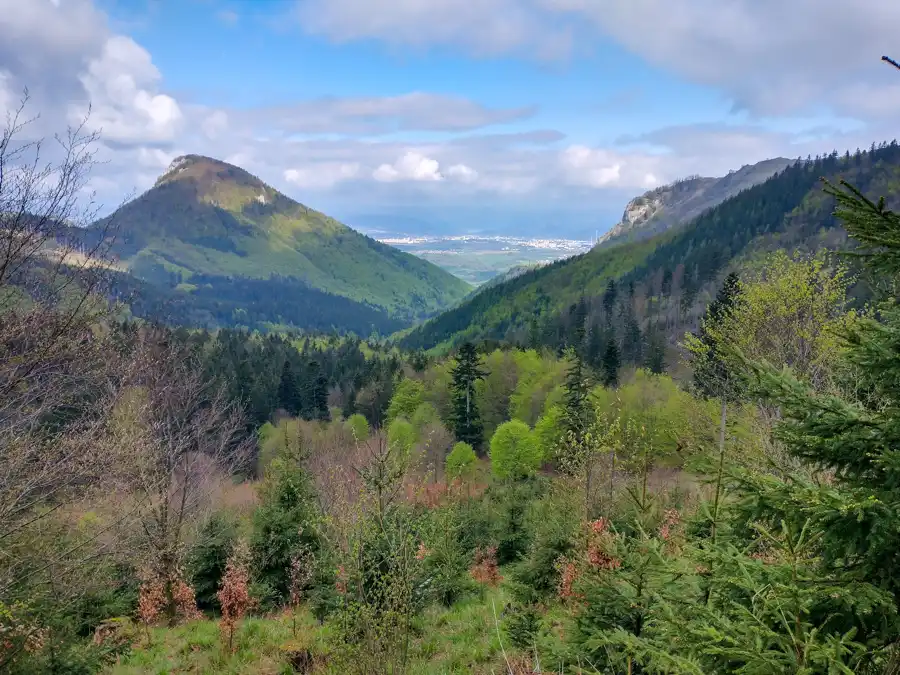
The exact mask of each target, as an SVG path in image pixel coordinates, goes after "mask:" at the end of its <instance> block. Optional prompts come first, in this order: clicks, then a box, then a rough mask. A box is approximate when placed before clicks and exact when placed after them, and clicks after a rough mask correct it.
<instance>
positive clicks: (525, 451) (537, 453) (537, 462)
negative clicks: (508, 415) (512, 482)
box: [490, 420, 544, 480]
mask: <svg viewBox="0 0 900 675" xmlns="http://www.w3.org/2000/svg"><path fill="white" fill-rule="evenodd" d="M490 458H491V471H492V472H493V474H494V476H496V477H497V478H500V479H504V480H505V479H517V478H527V477H528V476H532V475H534V474H535V473H536V472H537V470H538V469H540V468H541V463H542V462H543V459H544V455H543V452H542V451H541V448H540V447H539V446H538V444H537V443H536V442H535V438H534V434H533V433H532V431H531V429H530V428H529V427H528V425H527V424H525V422H522V421H521V420H510V421H509V422H504V423H503V424H501V425H500V426H499V427H497V431H495V432H494V435H493V437H492V438H491V449H490Z"/></svg>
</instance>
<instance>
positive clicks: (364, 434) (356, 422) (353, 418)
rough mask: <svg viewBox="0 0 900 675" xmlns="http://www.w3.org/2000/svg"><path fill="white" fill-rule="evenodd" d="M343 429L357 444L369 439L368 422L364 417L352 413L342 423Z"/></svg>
mask: <svg viewBox="0 0 900 675" xmlns="http://www.w3.org/2000/svg"><path fill="white" fill-rule="evenodd" d="M344 428H345V429H346V430H347V431H348V433H350V435H351V436H352V437H353V438H354V439H355V440H356V441H357V442H359V443H362V442H363V441H365V440H367V439H368V438H369V422H368V421H367V420H366V417H365V415H360V414H359V413H353V414H352V415H350V417H348V418H347V419H346V421H345V422H344Z"/></svg>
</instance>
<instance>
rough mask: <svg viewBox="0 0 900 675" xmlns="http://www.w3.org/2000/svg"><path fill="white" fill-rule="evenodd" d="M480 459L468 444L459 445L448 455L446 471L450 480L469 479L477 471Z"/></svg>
mask: <svg viewBox="0 0 900 675" xmlns="http://www.w3.org/2000/svg"><path fill="white" fill-rule="evenodd" d="M477 461H478V457H477V456H476V455H475V450H474V449H472V446H471V445H469V444H468V443H457V444H456V445H454V446H453V450H451V451H450V454H449V455H447V461H446V463H445V470H446V472H447V478H448V479H449V480H457V479H464V478H468V477H469V476H470V475H471V474H472V472H473V471H474V469H475V466H476V462H477Z"/></svg>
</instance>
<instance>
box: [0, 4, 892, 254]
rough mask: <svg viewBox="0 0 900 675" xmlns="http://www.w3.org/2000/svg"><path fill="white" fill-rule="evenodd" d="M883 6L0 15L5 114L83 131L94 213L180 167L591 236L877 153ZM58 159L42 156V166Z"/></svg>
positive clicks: (376, 216)
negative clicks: (691, 202) (657, 202)
mask: <svg viewBox="0 0 900 675" xmlns="http://www.w3.org/2000/svg"><path fill="white" fill-rule="evenodd" d="M898 28H900V2H897V1H896V0H855V1H854V2H853V3H847V2H839V1H838V0H0V35H2V40H0V115H5V114H9V113H11V112H14V111H15V110H16V109H17V108H18V105H19V102H20V100H21V98H22V93H23V91H24V90H25V88H27V90H28V92H29V99H28V101H27V104H26V108H25V117H26V118H29V119H30V118H31V117H33V116H36V115H37V116H38V117H37V119H35V120H34V121H33V122H31V123H30V124H28V125H27V126H26V128H25V129H23V130H22V131H21V132H20V138H27V139H31V138H41V137H43V138H48V139H50V138H52V137H53V134H54V133H60V132H65V130H66V128H67V127H68V126H70V125H77V124H83V125H84V126H83V127H82V129H83V131H85V132H87V133H97V134H98V137H97V139H96V141H95V142H94V147H95V149H96V158H97V160H98V163H97V164H96V165H95V166H94V167H93V168H92V172H91V176H90V179H89V181H88V182H87V184H86V185H85V187H84V194H85V198H86V199H87V198H90V197H91V195H93V198H95V199H96V200H97V204H98V208H99V210H100V212H101V213H108V212H110V211H112V210H113V209H115V208H116V207H117V206H118V205H120V204H121V203H122V201H123V200H124V199H127V198H129V197H133V196H134V195H136V194H139V193H140V192H142V191H144V190H146V189H148V188H150V187H151V186H152V185H153V182H154V180H155V179H156V177H157V176H159V175H160V174H162V173H163V172H164V171H165V169H166V167H167V166H168V165H169V163H170V162H171V161H172V160H173V159H174V158H175V157H178V156H180V155H183V154H189V153H196V154H203V155H208V156H211V157H215V158H218V159H222V160H225V161H228V162H231V163H234V164H237V165H239V166H241V167H243V168H245V169H247V170H248V171H250V172H251V173H253V174H255V175H257V176H259V177H260V178H261V179H262V180H264V181H266V182H267V183H269V184H271V185H273V186H274V187H276V188H278V189H279V190H281V191H282V192H284V193H285V194H287V195H288V196H290V197H292V198H294V199H296V200H298V201H300V202H302V203H304V204H307V205H308V206H311V207H314V208H317V209H319V210H322V211H325V212H326V213H328V214H329V215H332V216H334V217H336V218H339V219H341V220H343V221H344V222H346V223H347V224H349V225H351V226H356V227H360V228H362V229H370V230H371V229H372V228H380V229H384V230H390V231H392V232H407V233H414V234H425V233H453V234H460V233H466V232H484V233H491V234H497V233H499V234H510V235H516V236H522V235H527V236H542V237H546V236H554V237H574V238H578V237H589V236H592V235H593V234H594V233H595V232H596V231H599V232H600V233H602V232H604V231H606V230H607V229H609V228H610V227H611V226H612V225H614V224H615V223H616V221H617V220H618V219H619V217H620V216H621V213H622V211H623V209H624V207H625V204H626V203H627V201H628V200H629V199H631V198H632V197H634V196H637V195H639V194H641V193H643V192H644V191H646V190H648V189H650V188H653V187H656V186H658V185H661V184H664V183H667V182H671V181H673V180H676V179H678V178H682V177H685V176H687V175H694V174H700V175H705V176H719V175H724V174H725V173H727V172H728V171H729V170H731V169H737V168H740V167H741V166H742V165H744V164H748V163H754V162H757V161H760V160H763V159H767V158H770V157H777V156H782V157H789V158H794V157H805V156H807V155H809V154H812V155H815V154H817V153H824V152H830V151H831V150H833V149H837V150H839V151H841V152H843V151H844V150H846V149H850V150H854V149H856V148H857V147H868V146H869V145H870V144H871V143H872V142H880V141H883V140H892V139H893V138H894V137H895V136H896V135H897V120H898V119H900V71H897V70H895V69H893V68H891V67H890V66H888V65H886V64H884V63H881V62H880V58H881V56H882V54H888V55H890V54H893V55H894V56H895V57H897V58H900V41H898V40H897V39H896V35H897V32H898ZM52 146H53V144H52V143H49V144H47V147H48V150H47V153H50V154H49V155H47V156H48V157H49V156H51V155H52V152H53V149H52Z"/></svg>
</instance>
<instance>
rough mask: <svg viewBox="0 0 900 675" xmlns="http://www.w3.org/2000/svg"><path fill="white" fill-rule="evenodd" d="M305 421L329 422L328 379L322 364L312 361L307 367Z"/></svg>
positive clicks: (304, 404)
mask: <svg viewBox="0 0 900 675" xmlns="http://www.w3.org/2000/svg"><path fill="white" fill-rule="evenodd" d="M302 399H303V407H302V414H303V417H304V419H309V420H328V419H329V418H330V417H331V413H330V412H329V410H328V378H327V377H325V373H323V372H322V364H320V363H319V362H318V361H316V360H312V361H310V362H309V364H308V365H307V367H306V383H305V387H304V392H303V395H302Z"/></svg>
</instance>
